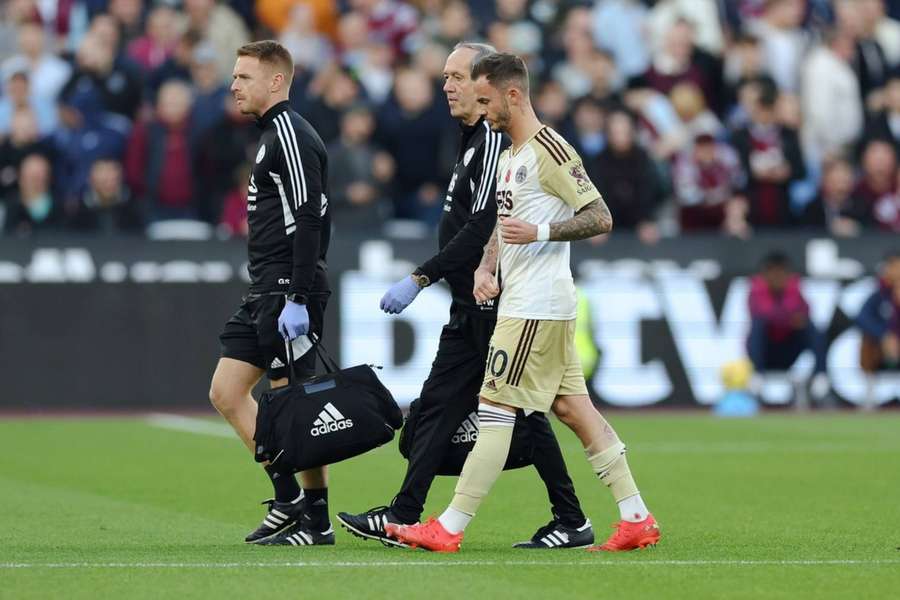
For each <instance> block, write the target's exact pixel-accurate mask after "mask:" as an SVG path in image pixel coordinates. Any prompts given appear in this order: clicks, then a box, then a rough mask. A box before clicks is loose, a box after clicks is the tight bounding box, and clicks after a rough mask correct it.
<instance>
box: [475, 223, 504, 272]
mask: <svg viewBox="0 0 900 600" xmlns="http://www.w3.org/2000/svg"><path fill="white" fill-rule="evenodd" d="M499 227H500V221H497V224H496V225H494V231H493V232H492V233H491V237H490V239H488V243H487V244H486V245H485V247H484V254H482V255H481V264H479V265H478V268H479V269H488V270H489V271H490V272H491V273H496V272H497V254H498V252H499V251H500V246H499V244H498V242H497V229H498V228H499Z"/></svg>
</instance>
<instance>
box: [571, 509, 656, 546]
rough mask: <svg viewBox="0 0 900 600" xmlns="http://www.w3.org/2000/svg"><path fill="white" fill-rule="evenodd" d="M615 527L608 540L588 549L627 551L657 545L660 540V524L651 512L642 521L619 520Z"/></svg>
mask: <svg viewBox="0 0 900 600" xmlns="http://www.w3.org/2000/svg"><path fill="white" fill-rule="evenodd" d="M613 527H615V528H616V532H615V533H614V534H612V535H611V536H609V539H608V540H606V542H604V543H603V544H602V545H599V546H591V547H590V548H588V551H589V552H599V551H601V550H602V551H605V552H626V551H628V550H636V549H638V548H646V547H647V546H655V545H656V544H657V542H659V525H657V523H656V519H654V518H653V515H651V514H648V515H647V518H646V519H644V520H643V521H641V522H640V523H632V522H631V521H619V522H618V523H616V524H615V525H613Z"/></svg>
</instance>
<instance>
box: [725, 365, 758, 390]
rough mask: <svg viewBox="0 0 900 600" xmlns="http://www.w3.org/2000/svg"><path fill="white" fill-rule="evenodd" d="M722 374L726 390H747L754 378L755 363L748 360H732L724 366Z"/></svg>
mask: <svg viewBox="0 0 900 600" xmlns="http://www.w3.org/2000/svg"><path fill="white" fill-rule="evenodd" d="M720 373H721V376H722V384H723V385H724V386H725V389H726V390H746V389H747V387H748V386H749V385H750V378H751V377H753V363H751V362H750V360H749V359H746V358H740V359H738V360H732V361H730V362H727V363H725V364H724V365H722V369H721V371H720Z"/></svg>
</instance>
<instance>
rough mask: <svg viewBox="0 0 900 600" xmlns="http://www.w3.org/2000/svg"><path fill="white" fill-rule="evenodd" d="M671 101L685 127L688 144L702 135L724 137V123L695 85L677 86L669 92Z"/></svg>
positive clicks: (682, 84) (685, 83)
mask: <svg viewBox="0 0 900 600" xmlns="http://www.w3.org/2000/svg"><path fill="white" fill-rule="evenodd" d="M669 101H670V102H671V103H672V108H673V109H674V110H675V113H676V114H677V115H678V118H679V119H681V123H682V125H683V126H684V130H685V137H684V140H685V142H686V143H690V140H692V139H694V138H695V137H696V136H698V135H700V134H701V133H708V134H710V135H712V136H713V137H715V138H717V139H718V138H721V137H723V136H724V134H725V129H724V127H723V126H722V122H721V121H719V118H718V117H717V116H716V115H715V113H714V112H713V111H711V110H710V109H709V107H707V105H706V100H705V99H704V98H703V92H702V91H701V90H700V88H699V87H697V86H696V85H695V84H693V83H690V82H682V83H679V84H676V85H675V87H673V88H672V90H671V91H670V92H669Z"/></svg>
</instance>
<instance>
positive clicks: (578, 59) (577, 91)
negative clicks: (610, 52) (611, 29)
mask: <svg viewBox="0 0 900 600" xmlns="http://www.w3.org/2000/svg"><path fill="white" fill-rule="evenodd" d="M562 44H563V52H564V53H565V54H564V58H563V59H562V60H560V61H559V62H558V63H557V64H556V65H555V66H554V67H553V68H552V70H551V75H552V77H553V79H555V80H556V81H558V82H559V83H560V84H561V85H562V86H563V89H564V90H565V92H566V95H567V96H568V97H569V98H572V99H574V98H580V97H582V96H586V95H588V94H589V93H591V92H592V89H593V87H594V70H595V67H594V61H595V60H603V59H602V58H601V57H600V55H601V54H602V53H601V52H599V51H598V50H596V49H595V48H594V44H593V41H592V39H591V36H590V33H589V32H586V31H581V29H579V28H578V27H575V26H567V27H566V28H565V29H564V30H563V33H562Z"/></svg>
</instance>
